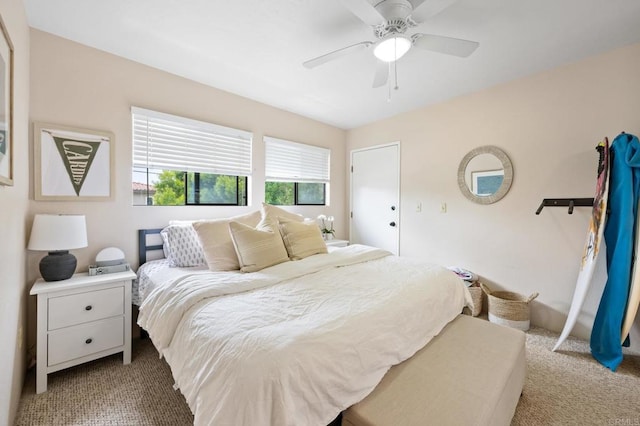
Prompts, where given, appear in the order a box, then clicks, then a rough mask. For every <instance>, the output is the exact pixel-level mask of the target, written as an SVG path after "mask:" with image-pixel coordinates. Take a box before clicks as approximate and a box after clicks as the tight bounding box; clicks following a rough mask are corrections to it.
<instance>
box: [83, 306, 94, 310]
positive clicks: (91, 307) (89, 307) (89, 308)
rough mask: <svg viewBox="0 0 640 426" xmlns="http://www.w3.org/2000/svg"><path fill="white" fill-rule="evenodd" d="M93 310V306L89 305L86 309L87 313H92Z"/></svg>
mask: <svg viewBox="0 0 640 426" xmlns="http://www.w3.org/2000/svg"><path fill="white" fill-rule="evenodd" d="M91 309H93V306H91V305H87V306H85V307H84V310H85V311H90V310H91Z"/></svg>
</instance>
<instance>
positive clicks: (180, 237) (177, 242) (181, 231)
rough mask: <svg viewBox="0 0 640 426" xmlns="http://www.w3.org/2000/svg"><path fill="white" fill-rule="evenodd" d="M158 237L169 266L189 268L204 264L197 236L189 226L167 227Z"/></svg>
mask: <svg viewBox="0 0 640 426" xmlns="http://www.w3.org/2000/svg"><path fill="white" fill-rule="evenodd" d="M160 235H161V236H162V241H163V242H164V248H166V251H165V256H166V258H167V260H169V266H172V267H189V266H201V265H204V264H205V263H206V260H205V258H204V253H203V251H202V247H201V246H200V242H199V241H198V235H197V234H196V231H195V230H194V229H193V227H192V226H191V224H181V225H169V226H167V227H166V228H164V229H163V230H162V231H161V232H160Z"/></svg>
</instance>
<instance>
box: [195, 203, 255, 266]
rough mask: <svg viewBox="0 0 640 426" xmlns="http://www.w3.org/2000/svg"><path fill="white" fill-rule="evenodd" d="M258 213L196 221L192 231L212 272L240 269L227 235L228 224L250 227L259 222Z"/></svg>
mask: <svg viewBox="0 0 640 426" xmlns="http://www.w3.org/2000/svg"><path fill="white" fill-rule="evenodd" d="M260 217H261V215H260V211H258V210H256V211H255V212H253V213H249V214H245V215H241V216H234V217H231V218H226V219H212V220H198V221H195V222H193V229H194V230H195V233H196V235H197V238H198V240H199V242H200V245H201V246H202V249H203V251H204V259H205V261H206V263H207V266H208V267H209V269H210V270H212V271H235V270H238V269H240V264H239V263H238V255H237V254H236V249H235V248H234V247H233V242H232V241H231V235H230V234H229V222H231V221H235V222H239V223H242V224H245V225H249V226H251V227H253V226H256V225H257V224H258V222H260Z"/></svg>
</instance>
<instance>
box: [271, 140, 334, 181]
mask: <svg viewBox="0 0 640 426" xmlns="http://www.w3.org/2000/svg"><path fill="white" fill-rule="evenodd" d="M264 144H265V177H266V180H268V181H276V182H324V183H329V161H330V157H331V150H330V149H327V148H320V147H317V146H313V145H306V144H302V143H296V142H290V141H285V140H282V139H276V138H271V137H268V136H265V137H264Z"/></svg>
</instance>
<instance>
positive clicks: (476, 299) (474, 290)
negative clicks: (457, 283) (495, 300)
mask: <svg viewBox="0 0 640 426" xmlns="http://www.w3.org/2000/svg"><path fill="white" fill-rule="evenodd" d="M467 290H469V293H471V300H472V301H473V308H472V309H471V315H472V316H474V317H477V316H478V315H480V314H481V313H482V295H483V294H484V293H483V291H482V288H480V286H478V285H477V284H476V283H474V284H472V285H471V287H467Z"/></svg>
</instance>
